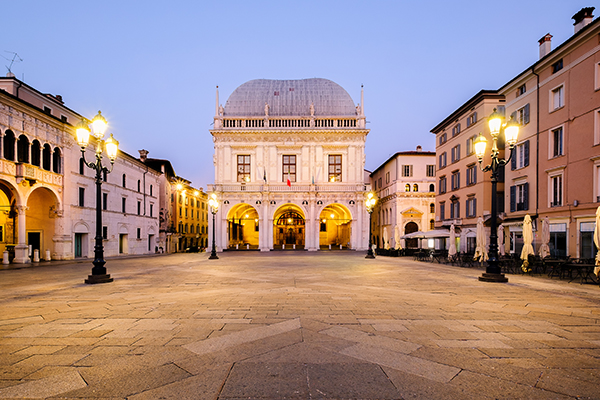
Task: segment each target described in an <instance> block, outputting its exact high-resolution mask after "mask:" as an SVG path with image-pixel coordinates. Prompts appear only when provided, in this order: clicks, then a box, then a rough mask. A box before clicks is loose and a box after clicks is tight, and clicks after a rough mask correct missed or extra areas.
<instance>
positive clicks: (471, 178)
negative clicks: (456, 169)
mask: <svg viewBox="0 0 600 400" xmlns="http://www.w3.org/2000/svg"><path fill="white" fill-rule="evenodd" d="M476 183H477V165H476V164H472V165H469V166H468V167H467V186H470V185H474V184H476Z"/></svg>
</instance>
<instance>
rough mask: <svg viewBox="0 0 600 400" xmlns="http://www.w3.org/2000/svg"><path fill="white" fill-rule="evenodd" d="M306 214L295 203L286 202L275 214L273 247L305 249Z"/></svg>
mask: <svg viewBox="0 0 600 400" xmlns="http://www.w3.org/2000/svg"><path fill="white" fill-rule="evenodd" d="M305 221H306V216H305V213H304V211H303V210H302V209H301V208H300V207H298V206H297V205H295V204H291V203H288V204H284V205H282V206H281V207H279V208H278V209H277V210H276V211H275V213H274V214H273V248H274V249H296V250H299V249H304V246H305V235H306V222H305Z"/></svg>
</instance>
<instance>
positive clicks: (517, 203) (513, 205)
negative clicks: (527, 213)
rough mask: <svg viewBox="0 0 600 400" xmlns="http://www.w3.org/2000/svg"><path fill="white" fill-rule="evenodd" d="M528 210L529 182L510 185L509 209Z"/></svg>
mask: <svg viewBox="0 0 600 400" xmlns="http://www.w3.org/2000/svg"><path fill="white" fill-rule="evenodd" d="M523 210H529V183H527V182H524V183H520V184H517V185H514V186H511V187H510V211H511V212H513V211H523Z"/></svg>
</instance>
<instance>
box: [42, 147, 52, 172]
mask: <svg viewBox="0 0 600 400" xmlns="http://www.w3.org/2000/svg"><path fill="white" fill-rule="evenodd" d="M51 167H52V150H51V149H50V145H49V144H48V143H46V144H45V145H44V150H43V151H42V168H43V169H45V170H46V171H50V168H51Z"/></svg>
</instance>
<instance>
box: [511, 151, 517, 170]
mask: <svg viewBox="0 0 600 400" xmlns="http://www.w3.org/2000/svg"><path fill="white" fill-rule="evenodd" d="M511 151H513V152H514V154H513V157H512V158H511V160H510V169H511V170H513V171H514V170H515V169H517V154H516V153H517V148H516V147H514V148H513V149H512V150H511Z"/></svg>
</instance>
